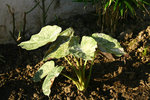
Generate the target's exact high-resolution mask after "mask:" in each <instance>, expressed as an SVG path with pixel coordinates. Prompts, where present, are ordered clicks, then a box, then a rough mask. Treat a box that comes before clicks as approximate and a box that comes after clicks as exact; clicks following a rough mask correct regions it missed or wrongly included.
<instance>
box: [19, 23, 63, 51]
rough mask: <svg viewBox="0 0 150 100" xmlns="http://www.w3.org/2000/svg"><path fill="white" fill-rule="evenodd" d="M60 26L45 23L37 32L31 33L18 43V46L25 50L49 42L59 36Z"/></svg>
mask: <svg viewBox="0 0 150 100" xmlns="http://www.w3.org/2000/svg"><path fill="white" fill-rule="evenodd" d="M61 30H62V29H61V27H59V26H56V25H54V26H50V25H47V26H45V27H43V28H42V29H41V31H40V32H39V33H38V34H35V35H32V37H31V39H30V40H28V41H25V42H21V43H20V44H19V46H20V47H22V48H23V49H26V50H34V49H37V48H39V47H41V46H44V45H45V44H47V43H49V42H53V41H55V40H56V39H57V37H58V36H59V33H60V32H61Z"/></svg>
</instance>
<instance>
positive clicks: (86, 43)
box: [19, 25, 125, 96]
mask: <svg viewBox="0 0 150 100" xmlns="http://www.w3.org/2000/svg"><path fill="white" fill-rule="evenodd" d="M61 30H62V29H61V27H59V26H57V25H54V26H50V25H48V26H45V27H43V28H42V29H41V31H40V32H39V33H38V34H35V35H32V37H31V39H30V40H28V41H25V42H22V43H20V44H19V46H20V47H22V48H23V49H26V50H34V49H37V48H39V47H41V46H44V45H46V44H48V43H50V47H49V49H48V50H47V51H46V53H45V56H44V57H43V61H44V62H45V63H44V64H43V65H42V66H41V67H40V69H39V70H38V71H37V72H36V73H35V75H34V77H33V81H35V82H38V81H40V80H41V79H42V78H44V77H46V78H45V80H44V82H43V85H42V90H43V93H44V94H45V95H47V96H49V95H50V92H51V90H50V89H51V86H52V83H53V81H54V79H55V78H56V77H58V76H59V75H60V74H62V75H63V76H65V77H67V78H68V79H70V80H72V81H73V83H74V84H75V85H76V87H77V88H78V89H79V90H80V91H84V90H86V88H87V87H88V84H89V81H90V77H91V72H92V66H93V64H94V58H95V55H96V53H97V52H96V49H99V50H101V51H103V52H108V53H112V54H115V55H116V56H121V55H124V54H125V52H124V49H123V48H122V47H121V46H120V44H119V42H118V41H117V40H116V39H114V38H112V37H110V36H109V35H106V34H104V33H94V34H92V36H83V37H82V38H81V39H80V37H78V36H74V30H73V29H72V28H68V29H66V30H64V31H63V32H61ZM68 55H70V56H72V57H73V59H71V60H73V61H71V60H70V59H68ZM49 58H51V59H59V58H65V60H66V61H67V62H68V64H69V65H70V67H71V68H72V69H73V71H74V72H75V74H76V77H71V76H69V75H67V74H64V73H61V72H62V70H63V69H64V68H65V66H58V65H56V66H55V63H54V61H53V60H50V61H49V60H48V59H49ZM88 61H90V64H91V66H90V69H89V70H90V71H89V73H87V72H86V67H87V62H88ZM72 62H75V63H72ZM86 76H87V77H86Z"/></svg>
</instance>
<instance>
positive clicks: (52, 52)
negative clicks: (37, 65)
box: [44, 28, 74, 60]
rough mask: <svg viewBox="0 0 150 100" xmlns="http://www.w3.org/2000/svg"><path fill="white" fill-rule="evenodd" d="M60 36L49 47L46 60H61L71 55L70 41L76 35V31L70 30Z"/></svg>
mask: <svg viewBox="0 0 150 100" xmlns="http://www.w3.org/2000/svg"><path fill="white" fill-rule="evenodd" d="M60 34H61V35H60V36H59V37H58V39H57V40H56V41H55V42H54V43H52V44H51V46H50V47H49V49H48V51H47V52H46V54H45V57H44V60H47V59H48V58H61V57H65V56H66V55H68V54H69V46H70V40H71V38H72V36H73V34H74V30H73V29H72V28H68V29H66V30H65V31H63V32H62V33H60Z"/></svg>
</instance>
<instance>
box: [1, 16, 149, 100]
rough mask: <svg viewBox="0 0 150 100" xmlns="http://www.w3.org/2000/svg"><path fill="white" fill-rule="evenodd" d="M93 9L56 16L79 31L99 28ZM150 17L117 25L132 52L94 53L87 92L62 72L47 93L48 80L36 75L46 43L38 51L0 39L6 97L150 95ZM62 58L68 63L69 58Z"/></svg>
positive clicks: (143, 99)
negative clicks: (44, 86) (44, 87)
mask: <svg viewBox="0 0 150 100" xmlns="http://www.w3.org/2000/svg"><path fill="white" fill-rule="evenodd" d="M96 21H97V17H96V16H95V15H94V14H93V13H90V14H85V15H77V16H74V17H71V18H68V19H57V21H54V22H51V23H50V24H51V25H53V24H57V25H59V26H61V27H62V28H63V29H66V28H68V27H73V28H74V30H75V34H76V35H79V36H83V35H91V34H92V33H94V32H100V31H99V27H98V26H97V24H96ZM149 23H150V17H149V16H145V17H142V19H141V17H140V18H138V19H132V18H129V19H127V20H126V21H125V22H124V25H121V23H120V27H118V31H117V32H116V34H115V36H116V37H115V38H117V39H118V41H119V42H120V43H121V46H122V47H124V49H125V51H126V52H127V55H124V56H122V57H115V56H114V55H111V54H108V53H103V52H99V53H98V55H97V56H96V59H95V64H94V67H93V72H92V77H91V80H90V84H89V87H88V89H87V90H86V91H85V92H80V91H78V90H77V88H76V87H75V85H74V84H73V83H72V82H71V81H70V80H68V79H67V78H65V77H63V76H59V77H58V78H56V79H55V81H54V84H53V86H52V89H51V90H52V91H51V94H50V97H49V98H48V97H46V96H44V94H43V93H42V89H41V87H42V83H43V80H42V81H40V82H37V83H34V82H33V81H32V79H31V78H32V77H33V75H34V74H35V72H36V71H37V69H38V68H39V67H40V66H41V65H42V62H41V60H42V57H43V55H44V52H45V51H46V49H47V46H45V47H42V48H39V49H37V50H34V51H26V50H22V49H21V48H20V47H18V46H17V45H15V44H5V45H0V53H1V55H3V58H2V59H3V60H4V61H3V62H0V68H1V70H0V98H1V100H7V99H8V100H108V99H111V100H118V99H119V100H126V99H127V100H148V99H150V24H149ZM56 62H57V63H61V64H63V65H66V61H65V60H64V59H61V60H57V61H56Z"/></svg>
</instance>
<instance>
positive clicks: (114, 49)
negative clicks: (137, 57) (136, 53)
mask: <svg viewBox="0 0 150 100" xmlns="http://www.w3.org/2000/svg"><path fill="white" fill-rule="evenodd" d="M92 37H93V38H94V39H95V40H96V41H97V44H98V48H99V49H100V50H101V51H102V52H108V53H112V54H115V55H116V56H121V55H124V54H125V52H124V49H123V48H122V47H121V46H120V43H119V42H118V41H117V40H116V39H114V38H112V37H111V36H109V35H106V34H104V33H94V34H92Z"/></svg>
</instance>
